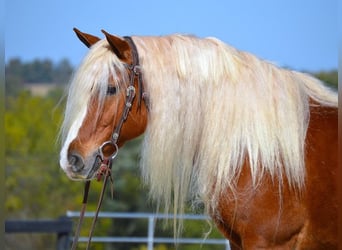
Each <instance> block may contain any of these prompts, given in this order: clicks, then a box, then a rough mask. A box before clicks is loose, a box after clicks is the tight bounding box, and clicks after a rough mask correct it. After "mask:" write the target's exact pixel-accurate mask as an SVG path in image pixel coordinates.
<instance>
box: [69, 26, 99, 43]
mask: <svg viewBox="0 0 342 250" xmlns="http://www.w3.org/2000/svg"><path fill="white" fill-rule="evenodd" d="M74 31H75V33H76V35H77V37H78V38H79V39H80V40H81V42H82V43H84V45H85V46H87V47H88V48H90V47H91V46H92V45H93V44H95V43H97V42H98V41H99V40H100V38H98V37H96V36H93V35H90V34H87V33H84V32H81V31H79V30H78V29H76V28H74Z"/></svg>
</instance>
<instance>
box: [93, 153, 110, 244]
mask: <svg viewBox="0 0 342 250" xmlns="http://www.w3.org/2000/svg"><path fill="white" fill-rule="evenodd" d="M103 167H104V168H105V173H104V174H105V177H104V180H103V185H102V189H101V194H100V197H99V201H98V202H97V208H96V212H95V216H94V219H93V222H92V224H91V228H90V231H89V237H88V242H87V247H86V249H87V250H88V249H89V247H90V244H91V238H92V237H93V233H94V229H95V225H96V221H97V218H98V216H99V212H100V208H101V205H102V201H103V197H104V192H105V190H106V185H107V181H108V177H110V180H111V184H112V187H113V179H112V175H111V169H112V161H111V160H109V159H108V158H107V159H105V160H104V161H103V163H102V164H101V167H100V171H101V172H100V173H99V175H98V176H97V180H99V179H101V177H102V174H103V169H104V168H103ZM112 190H113V189H112ZM112 195H113V192H112Z"/></svg>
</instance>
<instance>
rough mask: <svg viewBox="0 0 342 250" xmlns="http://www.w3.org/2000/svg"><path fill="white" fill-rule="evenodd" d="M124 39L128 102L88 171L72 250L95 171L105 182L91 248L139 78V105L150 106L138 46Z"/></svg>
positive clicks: (98, 178)
mask: <svg viewBox="0 0 342 250" xmlns="http://www.w3.org/2000/svg"><path fill="white" fill-rule="evenodd" d="M124 39H125V40H126V41H127V42H128V44H129V46H130V48H131V53H132V64H127V65H126V67H127V69H128V71H129V84H128V87H127V89H126V103H125V107H124V109H123V112H122V115H121V118H120V120H119V122H118V124H117V125H116V127H115V129H114V132H113V134H112V135H111V138H110V139H109V140H108V141H105V142H104V143H103V144H102V145H101V146H100V147H99V148H98V153H97V156H96V160H95V163H94V165H93V167H92V169H91V170H90V172H89V173H88V176H87V179H88V180H87V181H86V183H85V187H84V196H83V202H82V204H83V206H82V210H81V213H80V218H79V221H78V225H77V228H76V233H75V237H74V240H73V244H72V247H71V249H72V250H73V249H76V247H77V242H78V238H79V234H80V229H81V225H82V222H83V218H84V214H85V209H86V204H87V199H88V192H89V187H90V180H89V178H91V177H92V176H93V175H94V173H96V178H97V180H98V181H100V180H101V178H102V176H103V175H104V182H103V186H102V190H101V194H100V197H99V201H98V204H97V209H96V212H95V216H94V219H93V222H92V225H91V228H90V232H89V238H88V243H87V248H86V249H89V247H90V243H91V238H92V235H93V231H94V228H95V223H96V220H97V217H98V213H99V211H100V208H101V204H102V200H103V194H104V191H105V188H106V183H107V179H108V177H109V178H110V179H111V181H112V177H111V168H112V161H113V160H114V159H115V157H116V156H117V154H118V151H119V147H118V144H117V143H118V140H119V137H120V131H121V128H122V126H123V124H124V123H125V121H126V120H127V117H128V114H129V112H130V110H131V108H132V104H133V101H134V98H135V96H136V89H135V86H134V83H135V80H137V83H138V88H139V99H138V107H140V106H141V100H142V99H143V100H144V101H145V104H146V106H147V109H148V106H149V105H148V100H147V96H146V95H145V94H144V90H143V82H142V75H141V68H140V65H139V55H138V51H137V48H136V46H135V44H134V42H133V40H132V38H131V37H128V36H126V37H124ZM106 147H112V148H113V149H114V151H113V153H112V154H110V155H109V156H106V155H105V152H104V150H105V148H106ZM112 194H113V192H112Z"/></svg>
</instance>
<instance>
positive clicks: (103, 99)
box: [60, 30, 147, 180]
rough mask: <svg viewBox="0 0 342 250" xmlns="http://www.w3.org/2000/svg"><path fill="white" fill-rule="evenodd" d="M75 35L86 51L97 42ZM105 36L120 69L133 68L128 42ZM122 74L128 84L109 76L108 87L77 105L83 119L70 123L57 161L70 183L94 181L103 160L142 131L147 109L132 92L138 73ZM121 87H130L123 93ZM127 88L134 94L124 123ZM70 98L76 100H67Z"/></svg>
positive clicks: (124, 89) (130, 70) (94, 38)
mask: <svg viewBox="0 0 342 250" xmlns="http://www.w3.org/2000/svg"><path fill="white" fill-rule="evenodd" d="M75 32H76V34H77V35H78V37H79V38H80V40H81V41H82V42H83V43H84V44H85V45H86V46H87V47H90V46H92V45H93V44H95V43H97V42H98V41H99V39H98V38H96V37H94V36H91V35H88V34H85V33H81V32H79V31H78V30H75ZM104 33H105V35H106V38H107V41H108V43H107V46H108V47H109V46H110V48H111V49H112V53H114V54H115V55H116V56H117V58H118V59H116V60H119V61H121V62H122V63H123V65H133V64H134V62H132V57H133V56H131V55H130V53H131V51H130V45H129V44H125V43H127V41H125V40H123V39H121V38H118V37H114V36H112V35H109V34H108V33H106V32H104ZM114 47H115V48H114ZM104 66H105V65H104ZM94 67H95V66H94ZM124 70H127V73H128V74H127V75H130V74H131V75H130V77H131V78H130V79H128V80H129V81H130V83H129V84H127V83H126V82H125V81H127V80H126V78H125V77H121V76H122V74H121V75H120V72H116V76H113V75H108V81H107V83H101V86H100V87H99V90H98V91H93V92H94V93H92V94H91V97H90V98H89V101H86V100H85V101H84V103H83V100H81V102H80V103H81V106H83V105H86V106H87V108H86V109H84V108H81V109H80V110H83V111H79V112H78V113H80V112H84V115H83V116H82V115H78V116H77V118H75V119H73V120H72V122H71V123H72V126H70V128H69V130H68V132H67V135H66V139H65V141H64V145H63V146H62V150H61V158H60V165H61V167H62V168H63V170H64V171H65V172H66V174H67V175H68V176H69V177H70V178H71V179H74V180H77V179H80V180H85V179H92V178H94V177H95V175H96V170H97V169H98V167H99V164H100V163H101V161H102V160H104V158H109V157H111V156H112V155H113V154H115V153H116V151H117V149H118V148H119V147H121V146H122V145H123V144H124V143H125V142H126V141H127V140H130V139H133V138H135V137H137V136H139V135H141V134H142V133H143V132H144V131H145V128H146V123H147V108H146V106H145V105H140V100H138V98H140V97H134V96H135V89H139V87H140V86H139V84H140V83H139V81H140V79H137V77H135V76H136V75H137V73H136V72H133V69H132V68H129V67H125V69H124ZM88 73H90V72H82V74H88ZM114 78H120V79H115V80H116V81H115V80H114ZM99 81H101V80H99ZM104 85H105V86H104ZM121 85H127V86H129V87H127V89H126V87H125V86H121ZM130 87H131V88H133V92H134V94H132V99H131V101H130V104H129V107H130V108H129V109H128V110H129V112H127V113H128V115H127V117H126V116H125V119H123V117H124V115H123V114H124V113H125V107H126V106H127V105H126V103H127V101H128V94H127V93H128V91H129V90H130V89H129V88H130ZM100 89H102V92H105V91H103V90H104V89H106V93H100V92H101V91H100ZM74 95H77V93H76V94H74ZM69 98H79V97H78V96H72V97H70V96H69ZM126 109H127V108H126ZM126 111H127V110H126ZM118 127H119V129H118ZM114 131H115V132H116V131H118V135H119V138H118V139H117V140H115V142H113V140H112V136H113V133H114Z"/></svg>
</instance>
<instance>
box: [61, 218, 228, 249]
mask: <svg viewBox="0 0 342 250" xmlns="http://www.w3.org/2000/svg"><path fill="white" fill-rule="evenodd" d="M79 214H80V213H79V212H78V211H67V213H66V215H67V217H69V218H78V217H79ZM94 215H95V212H86V213H85V215H84V217H89V218H93V217H94ZM98 218H116V219H146V220H147V221H148V224H147V236H146V237H108V236H106V237H96V236H95V237H92V242H104V243H105V242H106V243H145V244H147V249H148V250H153V246H154V244H156V243H160V244H162V243H164V244H173V243H175V239H174V238H173V237H170V238H167V237H155V235H154V231H155V224H156V223H155V222H156V220H157V219H173V218H176V219H182V220H202V221H203V220H209V219H210V217H209V216H205V215H193V214H181V215H176V216H174V215H173V214H155V213H113V212H100V213H99V215H98ZM87 241H88V237H79V242H87ZM176 241H177V243H178V244H202V245H222V246H225V249H226V250H230V245H229V241H228V240H226V239H203V238H177V240H176Z"/></svg>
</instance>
